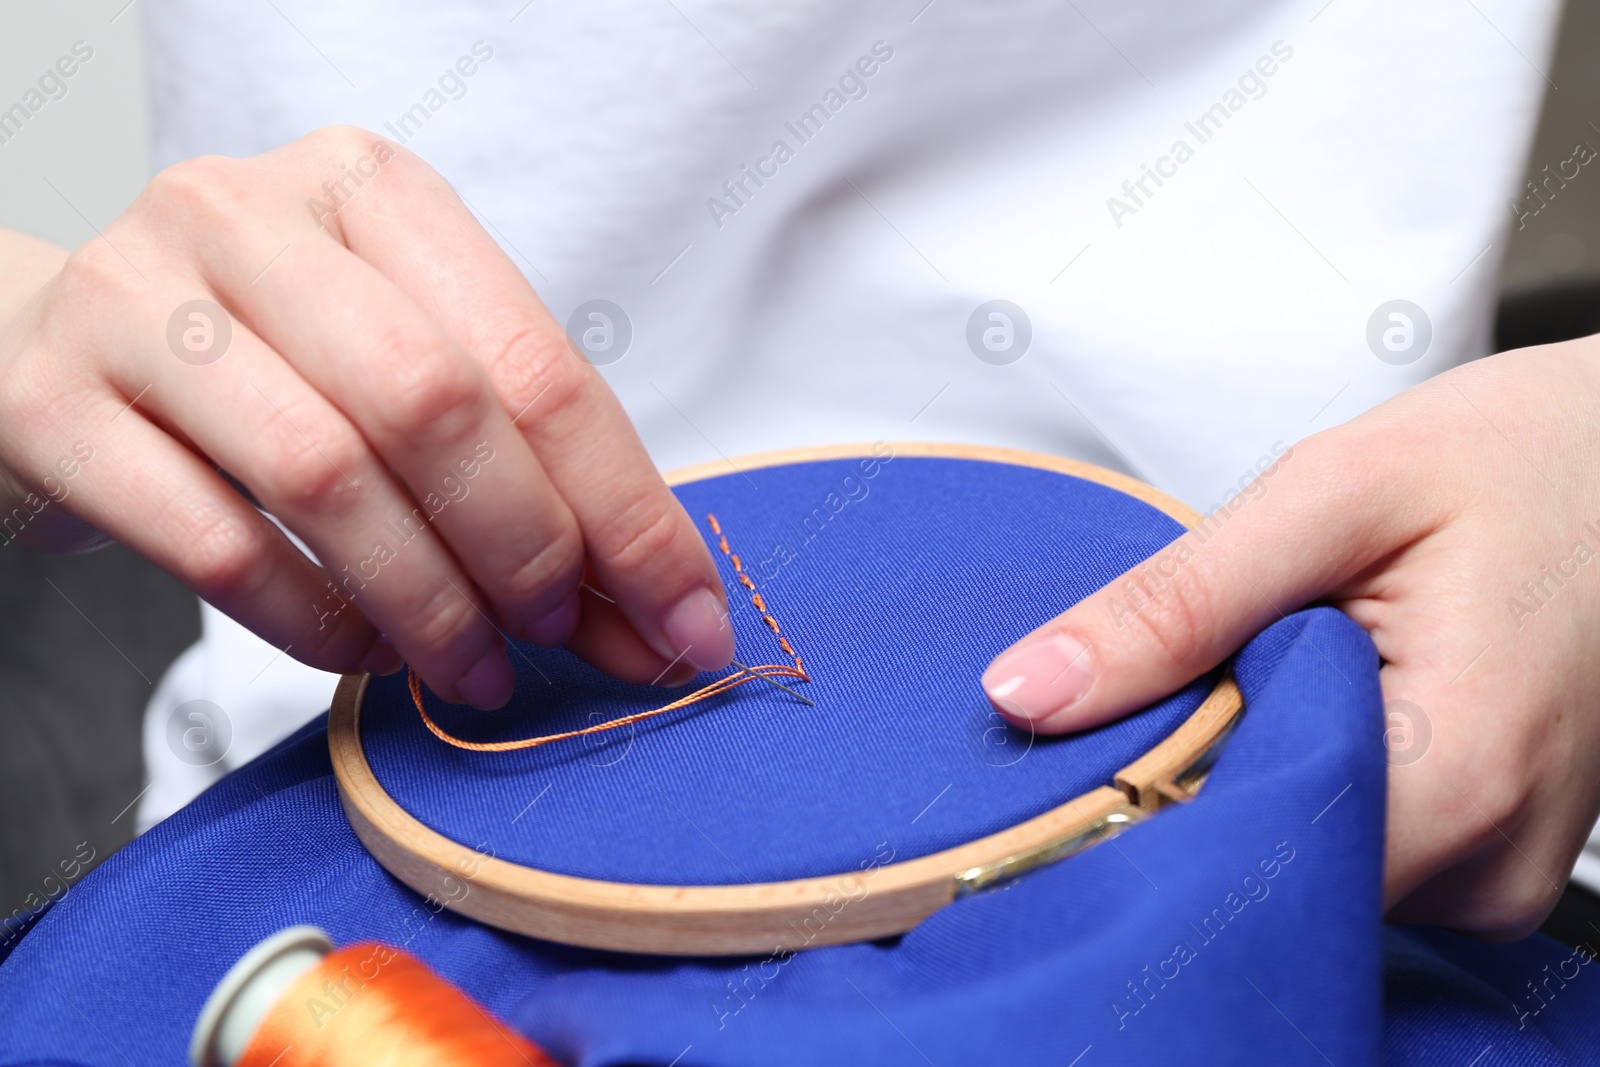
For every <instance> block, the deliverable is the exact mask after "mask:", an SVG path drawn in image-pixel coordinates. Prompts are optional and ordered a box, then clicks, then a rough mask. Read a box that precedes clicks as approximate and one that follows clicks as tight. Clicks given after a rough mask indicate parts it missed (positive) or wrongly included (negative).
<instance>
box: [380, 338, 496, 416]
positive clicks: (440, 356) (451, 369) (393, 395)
mask: <svg viewBox="0 0 1600 1067" xmlns="http://www.w3.org/2000/svg"><path fill="white" fill-rule="evenodd" d="M372 359H373V365H374V366H375V367H376V368H379V369H380V371H381V373H380V374H379V375H377V376H376V377H377V378H379V379H381V380H383V381H385V382H386V383H387V384H386V386H385V387H384V390H383V392H382V394H381V397H380V402H379V404H378V406H377V412H376V416H377V419H378V421H379V425H380V427H381V428H382V429H383V430H384V431H385V432H386V433H388V434H390V435H391V436H393V437H396V438H402V439H407V440H412V441H418V440H420V441H421V442H423V443H427V442H430V441H441V440H451V439H454V438H456V437H459V436H461V435H462V434H464V433H467V432H469V431H470V430H471V429H472V428H473V427H474V426H476V425H477V424H478V422H479V421H480V420H481V419H482V417H483V415H484V410H483V408H484V387H483V383H482V381H481V380H480V379H479V377H478V375H477V373H476V371H475V369H474V368H473V367H472V365H471V364H470V363H469V362H468V361H467V360H466V359H464V358H458V357H456V356H454V355H453V354H452V353H451V352H449V351H448V350H447V349H446V348H445V347H444V346H442V345H432V344H427V343H423V342H419V341H417V340H415V339H413V338H410V337H407V336H405V335H403V334H401V333H399V332H393V331H392V332H389V333H387V334H385V335H384V336H383V337H381V338H379V340H378V343H377V345H376V347H375V349H374V351H373V357H372Z"/></svg>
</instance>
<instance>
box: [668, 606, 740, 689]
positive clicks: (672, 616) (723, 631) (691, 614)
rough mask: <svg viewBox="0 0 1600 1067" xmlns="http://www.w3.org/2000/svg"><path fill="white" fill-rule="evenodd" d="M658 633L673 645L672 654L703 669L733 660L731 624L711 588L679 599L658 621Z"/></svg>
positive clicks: (716, 666) (708, 669)
mask: <svg viewBox="0 0 1600 1067" xmlns="http://www.w3.org/2000/svg"><path fill="white" fill-rule="evenodd" d="M661 632H662V633H663V634H665V635H666V638H667V642H668V643H669V644H670V645H671V646H672V651H671V652H670V653H668V654H669V655H671V656H677V655H678V654H679V653H682V655H683V659H684V660H685V661H686V662H688V663H692V664H694V665H695V666H696V667H698V668H700V669H701V670H703V671H720V670H721V669H722V668H724V667H726V666H727V665H728V664H729V663H731V662H733V625H732V624H731V623H729V622H728V612H727V609H726V608H724V607H723V606H722V601H721V600H719V599H717V595H716V594H715V593H713V592H712V591H711V590H709V589H707V588H705V587H704V586H702V587H701V588H699V589H696V590H695V591H694V592H692V593H690V594H689V595H688V596H686V597H684V598H683V599H682V600H680V601H678V602H677V603H676V604H674V605H672V607H671V608H670V609H669V610H668V611H667V614H666V617H665V618H663V619H662V620H661Z"/></svg>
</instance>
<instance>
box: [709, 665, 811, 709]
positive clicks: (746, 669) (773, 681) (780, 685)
mask: <svg viewBox="0 0 1600 1067" xmlns="http://www.w3.org/2000/svg"><path fill="white" fill-rule="evenodd" d="M730 662H731V663H732V664H733V665H734V666H735V667H738V668H739V669H740V670H741V671H744V673H746V674H748V675H749V676H750V677H752V678H760V679H761V680H762V681H763V682H766V683H767V684H768V685H773V686H777V687H778V688H779V689H782V690H783V691H784V692H785V693H788V694H789V695H790V696H792V697H798V698H799V699H800V700H803V701H805V702H806V703H807V704H810V705H811V706H812V707H816V706H817V702H816V701H815V700H812V699H811V698H810V697H806V696H801V695H800V694H799V693H796V692H795V691H794V690H793V689H790V688H789V687H788V686H786V685H784V684H783V683H782V682H780V681H778V680H777V679H774V678H768V677H767V676H766V675H764V674H757V673H756V672H755V671H753V670H751V669H750V668H749V667H746V666H745V665H744V664H743V663H740V662H739V661H738V660H731V661H730Z"/></svg>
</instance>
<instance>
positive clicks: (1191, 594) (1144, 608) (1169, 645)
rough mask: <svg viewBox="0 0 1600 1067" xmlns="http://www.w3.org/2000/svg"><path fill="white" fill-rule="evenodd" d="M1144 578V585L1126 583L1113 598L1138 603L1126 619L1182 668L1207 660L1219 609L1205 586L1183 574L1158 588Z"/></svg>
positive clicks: (1191, 576) (1142, 583)
mask: <svg viewBox="0 0 1600 1067" xmlns="http://www.w3.org/2000/svg"><path fill="white" fill-rule="evenodd" d="M1141 575H1143V572H1142V571H1141ZM1143 577H1144V579H1145V580H1144V581H1143V582H1141V583H1139V584H1130V583H1124V584H1123V585H1122V586H1119V587H1118V588H1117V589H1116V590H1115V591H1114V592H1113V594H1112V595H1113V596H1121V595H1124V594H1126V595H1127V596H1128V598H1129V599H1130V600H1134V601H1135V604H1134V605H1133V606H1132V610H1131V611H1129V612H1127V613H1125V614H1124V615H1123V618H1124V619H1125V620H1127V622H1128V624H1129V625H1132V626H1136V627H1139V628H1141V629H1142V630H1143V631H1144V633H1145V636H1147V637H1148V638H1149V639H1150V640H1151V641H1152V642H1153V643H1154V644H1155V645H1156V646H1157V647H1158V648H1160V649H1161V650H1162V651H1163V652H1164V653H1165V654H1166V656H1167V657H1168V658H1169V659H1170V660H1171V661H1172V662H1173V663H1175V664H1177V665H1179V666H1185V667H1186V666H1189V665H1190V664H1193V663H1195V662H1196V661H1198V660H1200V659H1204V658H1206V657H1207V656H1208V654H1209V653H1210V651H1211V648H1212V644H1213V641H1214V638H1215V635H1216V623H1215V619H1216V609H1215V606H1214V604H1213V603H1212V599H1211V594H1210V592H1209V590H1207V589H1206V587H1205V584H1204V583H1203V582H1201V581H1198V580H1196V578H1195V577H1194V576H1193V575H1192V574H1187V573H1183V572H1180V573H1179V574H1177V575H1175V576H1174V577H1172V578H1171V579H1169V580H1167V581H1164V582H1162V583H1161V584H1160V585H1159V586H1156V587H1152V585H1151V580H1150V577H1149V576H1148V575H1143Z"/></svg>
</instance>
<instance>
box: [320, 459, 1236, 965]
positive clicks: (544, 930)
mask: <svg viewBox="0 0 1600 1067" xmlns="http://www.w3.org/2000/svg"><path fill="white" fill-rule="evenodd" d="M892 447H893V448H894V456H895V457H897V458H898V457H901V456H924V457H938V458H945V459H973V460H984V461H988V462H992V463H1008V464H1013V465H1017V466H1023V467H1034V468H1037V469H1040V470H1048V471H1056V472H1059V473H1061V474H1069V475H1072V476H1074V477H1077V478H1082V479H1084V480H1086V481H1091V482H1098V483H1099V484H1101V485H1105V486H1109V487H1110V488H1113V489H1116V490H1119V491H1121V492H1123V493H1126V494H1128V495H1129V496H1133V497H1136V498H1138V499H1139V500H1142V501H1144V502H1145V503H1147V504H1149V505H1151V506H1152V507H1155V508H1157V509H1159V510H1161V511H1163V512H1165V513H1166V514H1168V515H1170V516H1172V517H1173V518H1174V519H1177V520H1178V521H1179V522H1181V523H1183V524H1184V525H1185V526H1186V527H1189V528H1193V527H1195V526H1196V525H1197V524H1198V523H1199V522H1200V516H1199V515H1198V514H1197V513H1196V512H1195V511H1193V510H1192V509H1191V508H1189V507H1187V506H1186V505H1184V504H1182V503H1180V502H1178V501H1177V500H1174V499H1173V498H1171V497H1169V496H1167V495H1166V494H1164V493H1161V492H1159V491H1158V490H1156V489H1153V488H1151V487H1150V486H1148V485H1145V484H1143V483H1142V482H1139V481H1136V480H1134V479H1132V478H1129V477H1126V476H1125V475H1121V474H1117V473H1115V472H1114V471H1109V470H1105V469H1103V468H1100V467H1096V466H1093V465H1091V464H1087V463H1079V462H1076V461H1074V460H1069V459H1061V458H1058V457H1056V456H1047V455H1042V454H1039V453H1034V452H1024V451H1019V450H1015V449H1008V448H993V447H987V446H982V445H950V444H896V445H893V446H892ZM872 454H873V453H872V451H871V448H870V446H867V445H838V446H832V447H820V448H797V449H787V450H784V451H779V452H766V453H762V454H760V455H755V456H749V457H745V458H742V459H740V460H739V461H738V463H737V465H735V467H734V469H736V470H755V469H759V468H762V467H773V466H781V465H785V464H792V463H805V462H810V461H814V460H830V459H854V458H864V457H867V456H870V455H872ZM728 467H729V464H724V463H707V464H701V465H699V466H695V467H689V468H686V469H683V470H679V471H674V472H673V473H671V474H669V475H667V479H666V480H667V482H668V484H670V485H682V484H684V483H686V482H694V481H700V480H702V479H705V478H709V477H714V476H717V475H722V474H727V473H729V470H728ZM369 679H370V676H369V675H365V674H362V675H346V676H345V678H344V679H343V680H342V681H341V682H340V683H339V688H338V691H337V692H336V693H335V694H334V698H333V706H332V709H331V710H330V711H329V713H328V748H329V752H330V754H331V756H332V758H333V771H334V776H335V778H336V779H337V780H338V785H339V799H340V801H341V802H342V803H343V805H344V810H345V814H346V815H347V816H348V817H349V819H350V825H351V827H352V828H353V829H354V830H355V832H356V836H357V837H358V838H360V839H361V843H362V844H363V845H365V846H366V848H367V850H368V851H369V852H370V853H371V854H372V856H373V858H374V859H376V860H377V861H378V863H379V864H381V865H382V866H383V867H384V869H386V870H387V871H388V872H389V873H390V874H393V875H394V876H395V877H396V878H398V879H400V880H401V881H402V882H404V883H405V884H406V885H408V886H410V887H411V888H412V889H414V890H416V891H417V892H418V893H422V894H425V895H430V896H431V897H432V898H433V899H434V900H435V901H436V902H438V903H441V904H443V905H444V906H446V907H450V908H452V909H453V910H455V911H457V912H459V913H461V914H463V915H466V916H469V917H471V918H473V919H477V920H479V921H480V922H484V923H487V924H489V925H490V926H495V927H498V928H500V929H502V930H509V931H512V932H514V933H519V934H526V935H528V936H530V937H537V938H542V939H544V940H548V941H558V942H561V943H563V944H568V945H580V946H584V947H588V948H598V949H610V950H614V951H619V952H646V953H657V954H664V955H745V954H763V953H769V952H790V951H798V950H800V949H804V948H815V947H819V946H821V945H833V944H841V943H846V942H853V941H866V940H871V939H873V938H879V937H886V936H889V935H891V934H898V933H904V932H905V931H906V930H909V929H911V928H912V927H913V926H915V925H917V924H918V923H919V922H921V921H922V920H923V919H925V918H927V916H929V915H931V914H932V913H933V912H935V911H937V910H938V909H940V908H942V907H944V906H945V905H946V904H948V903H950V902H951V901H952V900H954V899H955V898H957V897H959V896H964V895H966V894H968V893H972V892H976V891H978V890H980V889H983V888H986V887H988V886H991V885H995V884H997V883H1000V882H1004V881H1006V880H1008V879H1010V878H1013V877H1015V876H1017V875H1019V874H1022V873H1023V872H1025V871H1029V870H1032V869H1034V868H1036V867H1039V866H1042V865H1044V864H1046V863H1051V862H1054V861H1055V860H1058V859H1061V858H1063V857H1065V856H1068V855H1071V854H1073V853H1075V852H1078V851H1081V850H1082V849H1084V848H1086V847H1088V846H1090V845H1092V844H1095V843H1097V842H1099V841H1101V840H1104V839H1106V838H1109V837H1112V836H1115V835H1116V834H1118V833H1121V832H1122V831H1123V830H1125V829H1127V828H1128V827H1129V826H1131V825H1133V824H1135V823H1137V822H1139V821H1141V820H1143V819H1145V818H1147V817H1149V816H1150V815H1152V814H1154V813H1155V812H1156V811H1158V810H1159V809H1160V808H1162V807H1164V806H1166V805H1168V804H1170V803H1181V802H1183V801H1187V800H1189V799H1190V798H1192V797H1193V796H1194V795H1195V793H1196V792H1198V790H1199V788H1200V785H1201V784H1202V783H1203V781H1204V780H1205V777H1206V775H1207V773H1208V772H1209V771H1210V768H1211V764H1212V762H1213V761H1214V760H1215V758H1216V755H1217V753H1218V752H1219V751H1220V749H1221V747H1222V745H1223V743H1224V742H1225V741H1226V740H1227V737H1228V735H1229V734H1230V733H1231V732H1232V729H1233V727H1234V725H1235V724H1236V723H1237V722H1238V719H1239V716H1240V713H1241V712H1242V710H1243V701H1242V700H1241V698H1240V695H1239V690H1238V688H1237V687H1236V686H1235V685H1234V682H1233V679H1232V676H1231V674H1228V673H1226V672H1225V673H1224V675H1223V677H1222V679H1221V680H1220V681H1219V682H1218V683H1217V685H1216V687H1215V688H1214V689H1213V690H1212V692H1211V694H1210V695H1209V696H1207V697H1206V699H1205V701H1204V702H1202V703H1201V705H1200V706H1199V707H1198V708H1197V709H1195V711H1194V713H1193V714H1191V715H1190V716H1189V718H1188V719H1187V720H1186V721H1185V722H1183V723H1182V724H1181V725H1180V726H1178V728H1177V729H1176V730H1174V731H1173V732H1172V733H1171V734H1170V735H1169V736H1168V737H1167V738H1166V739H1165V740H1163V741H1161V742H1160V743H1159V744H1157V745H1156V746H1155V747H1154V748H1153V749H1151V750H1150V751H1149V752H1147V753H1146V754H1145V755H1143V756H1141V757H1140V758H1139V759H1137V760H1135V761H1134V762H1133V763H1130V764H1129V765H1128V766H1126V767H1124V768H1123V769H1122V770H1121V771H1119V772H1117V774H1116V775H1114V776H1113V783H1114V784H1113V785H1106V786H1100V787H1098V788H1096V789H1093V790H1090V791H1089V792H1087V793H1084V794H1083V795H1081V796H1078V797H1074V798H1073V799H1071V800H1069V801H1067V802H1066V803H1064V804H1062V805H1060V806H1059V807H1056V808H1054V809H1052V810H1050V811H1047V812H1045V813H1044V814H1043V815H1039V816H1036V817H1034V818H1032V819H1029V820H1027V821H1026V822H1022V823H1019V824H1017V825H1016V826H1013V827H1010V828H1009V829H1006V830H1002V831H1000V832H998V833H994V834H990V835H988V836H987V837H981V838H978V839H977V840H975V841H969V842H967V843H966V844H963V845H958V846H956V847H955V848H950V849H946V850H944V851H942V852H936V853H933V854H931V855H927V856H921V857H919V858H917V859H913V860H906V861H903V862H898V863H889V864H885V865H883V866H877V867H869V868H868V869H866V870H856V871H846V872H843V873H840V874H835V875H828V876H823V877H817V878H800V879H795V880H792V881H784V882H766V883H760V884H751V885H712V886H671V885H634V884H629V883H624V882H609V881H601V880H597V879H590V878H576V877H572V876H570V875H563V874H552V873H550V872H548V871H542V870H538V869H536V868H532V867H524V866H521V865H519V864H515V863H510V862H508V861H506V860H501V859H496V858H493V857H488V856H484V855H482V854H480V853H479V852H476V851H474V850H473V849H471V848H468V847H466V846H465V845H461V844H458V843H457V842H455V841H452V840H450V839H449V838H447V837H445V836H444V835H442V834H440V833H438V832H437V831H435V830H432V829H430V828H428V827H427V826H425V825H423V824H422V823H421V822H420V821H418V820H417V819H416V818H415V817H414V816H412V815H411V814H410V813H408V812H406V811H405V810H404V809H403V808H401V807H400V805H399V804H397V803H396V802H395V801H394V799H393V798H392V797H390V796H389V794H388V793H387V792H385V791H384V789H383V786H382V785H380V784H379V782H378V779H377V777H376V776H375V775H374V774H373V772H372V768H371V766H370V765H368V763H367V758H366V754H365V752H364V751H363V750H362V747H361V703H362V697H363V696H364V695H365V693H366V690H367V683H368V681H369Z"/></svg>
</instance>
